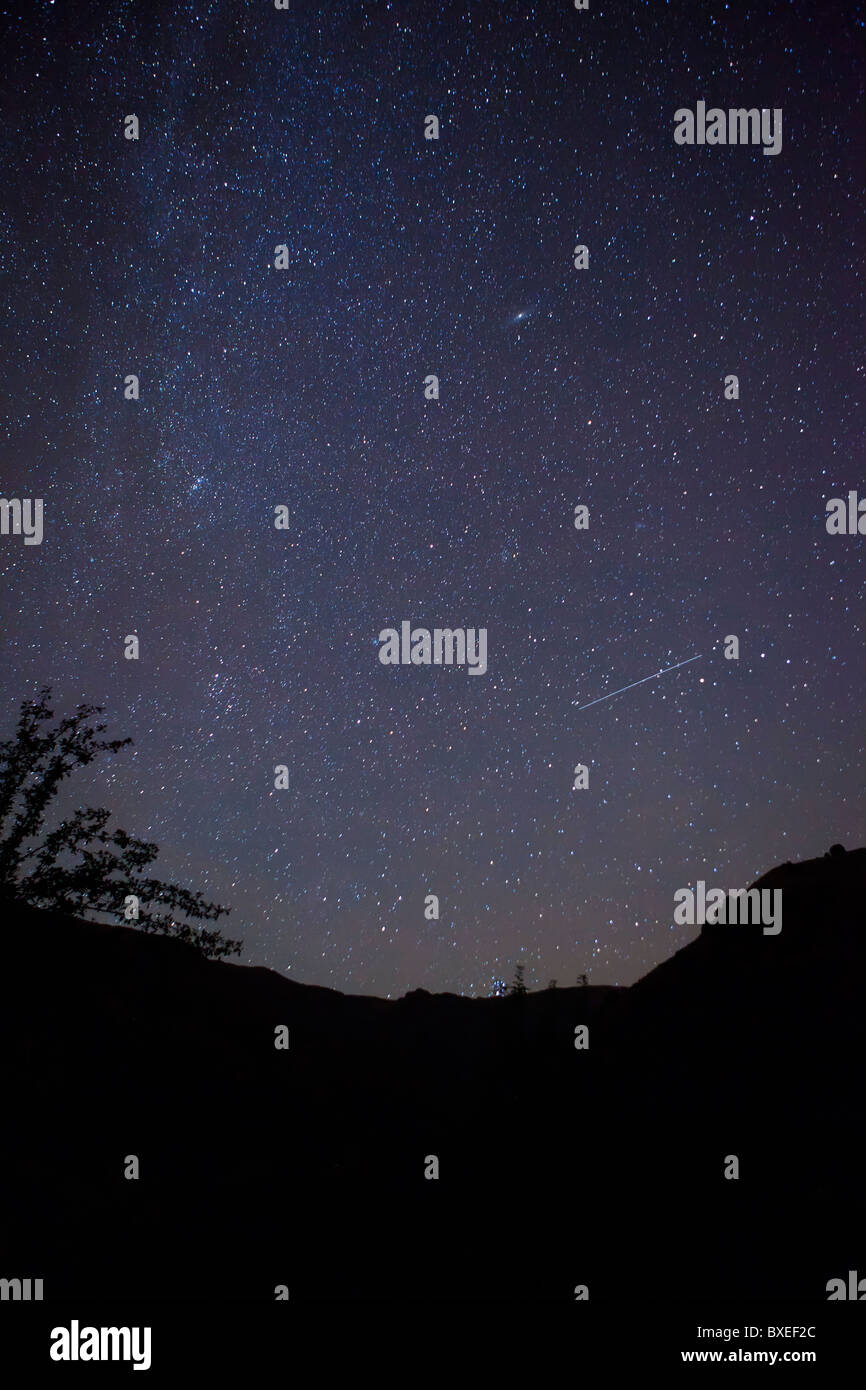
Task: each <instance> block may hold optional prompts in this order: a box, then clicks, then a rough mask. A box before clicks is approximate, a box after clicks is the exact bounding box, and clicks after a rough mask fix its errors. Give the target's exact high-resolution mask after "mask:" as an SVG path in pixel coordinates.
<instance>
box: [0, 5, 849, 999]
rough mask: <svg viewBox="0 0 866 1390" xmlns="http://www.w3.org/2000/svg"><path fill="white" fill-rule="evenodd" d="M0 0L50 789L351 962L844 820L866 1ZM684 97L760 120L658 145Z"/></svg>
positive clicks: (646, 902)
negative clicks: (439, 654)
mask: <svg viewBox="0 0 866 1390" xmlns="http://www.w3.org/2000/svg"><path fill="white" fill-rule="evenodd" d="M2 20H3V24H2V45H0V52H2V60H0V62H2V69H3V78H4V80H3V97H2V111H0V148H2V159H3V167H4V173H5V177H4V194H3V198H2V200H0V201H2V206H0V272H2V295H3V303H4V308H3V328H2V351H0V390H2V433H0V438H2V453H0V489H2V495H3V496H5V497H7V498H12V497H30V498H33V497H41V498H43V499H44V503H45V522H44V525H45V535H44V541H43V543H42V545H40V546H35V545H34V546H25V545H24V544H23V541H22V538H21V537H20V536H12V535H6V536H2V537H0V566H2V576H3V577H2V590H0V601H2V614H3V617H2V629H0V665H2V676H0V723H2V733H3V734H4V735H5V734H6V733H7V732H8V731H9V730H10V728H11V726H12V724H13V721H14V718H15V715H16V711H17V706H18V704H19V703H20V701H21V699H22V698H24V696H26V695H30V694H33V693H34V691H35V690H36V688H37V686H38V685H39V684H41V683H42V682H50V683H51V684H52V685H53V687H54V704H55V709H56V710H58V712H65V711H66V710H68V709H69V708H70V707H72V706H73V705H74V704H76V703H77V702H78V701H79V700H87V701H93V702H96V703H99V704H103V705H105V706H106V717H107V719H108V721H109V730H110V736H115V737H122V736H126V735H130V736H131V737H132V738H133V740H134V745H135V746H134V748H133V749H127V750H125V751H124V752H123V753H121V754H120V755H119V756H118V757H117V758H115V759H114V760H113V761H111V762H109V763H107V764H100V765H96V766H94V767H93V768H92V769H90V770H89V773H88V774H87V775H86V776H84V777H82V778H80V779H79V781H78V782H76V783H75V784H74V786H73V791H74V793H75V800H76V802H84V803H85V804H93V805H104V806H106V807H109V808H110V809H111V810H112V811H113V812H114V814H115V817H116V819H115V822H114V823H115V824H120V825H122V826H123V827H124V828H125V829H127V830H128V831H129V832H131V833H133V834H136V835H139V836H142V837H144V838H147V839H154V840H156V841H157V842H158V843H159V844H160V845H161V847H162V855H161V857H160V860H159V861H158V865H157V868H158V870H159V872H161V874H162V875H163V876H164V877H169V878H172V879H174V880H176V881H178V882H181V883H183V884H186V885H188V886H190V887H192V888H197V889H200V890H201V891H202V892H204V893H205V895H206V896H208V897H209V898H213V899H216V900H217V901H219V902H222V903H225V904H227V905H228V906H230V907H231V908H232V912H231V915H230V916H229V917H228V918H225V919H223V922H222V923H221V926H222V929H223V930H224V931H225V932H226V933H227V934H228V935H230V936H242V937H243V938H244V941H245V952H244V956H243V957H242V959H243V960H245V961H247V962H249V963H252V964H264V965H268V966H271V967H273V968H274V969H276V970H280V971H288V972H289V976H290V978H293V979H298V980H301V981H304V982H309V983H314V984H324V985H330V986H333V987H336V988H339V989H343V990H348V991H351V992H363V993H377V994H382V995H391V996H395V995H399V994H402V993H404V992H405V991H406V990H408V989H412V988H415V987H418V986H422V987H424V988H427V989H430V990H453V991H457V992H463V993H482V994H487V993H488V992H489V991H490V988H491V982H492V981H493V980H494V979H496V978H506V979H510V978H511V977H512V975H513V971H514V965H515V963H516V962H517V961H518V960H521V959H522V960H523V961H525V963H526V972H527V981H528V982H529V984H530V986H543V985H546V984H547V982H548V980H549V979H550V978H551V977H555V978H556V979H557V980H558V981H559V984H560V985H561V986H563V985H571V984H574V983H575V981H576V978H577V976H578V975H579V974H580V973H582V972H584V971H586V972H588V973H589V977H590V982H591V983H593V984H613V983H617V984H629V983H631V982H632V981H633V980H635V979H637V978H638V977H639V976H640V975H642V974H644V973H645V972H646V970H647V969H648V968H650V967H651V966H652V965H654V964H656V963H657V962H658V961H660V960H662V959H664V958H665V957H666V956H668V955H670V954H671V953H672V952H673V951H674V950H675V949H676V948H678V947H679V946H681V945H682V944H684V942H685V941H687V940H688V939H689V938H690V936H692V935H694V934H695V932H696V930H697V929H696V928H681V927H674V926H673V925H672V922H673V907H674V898H673V895H674V892H675V891H676V890H677V889H678V888H680V887H683V886H686V885H688V884H690V883H691V884H693V883H694V882H695V880H696V879H697V878H704V879H706V880H707V881H708V882H709V881H712V882H714V883H715V884H719V885H721V886H723V887H738V886H745V885H746V884H747V883H748V882H749V881H751V880H752V879H753V878H754V877H755V876H756V875H757V874H758V873H761V872H763V871H765V870H766V869H768V868H770V867H771V866H772V865H773V864H775V863H778V862H780V861H783V860H786V859H797V858H801V857H809V856H811V855H814V854H818V853H821V852H823V851H824V850H825V849H827V848H828V847H829V845H830V844H831V843H833V842H834V841H841V842H842V843H844V844H846V845H847V846H848V847H854V846H855V845H858V844H862V843H864V842H866V816H864V803H863V796H862V793H863V753H864V743H866V737H864V734H866V727H864V723H863V718H862V702H861V696H862V690H863V677H864V666H866V663H864V660H863V630H862V618H863V611H864V610H863V545H864V541H863V538H862V537H858V536H830V535H828V534H827V531H826V528H825V524H824V517H825V504H826V501H827V500H828V499H829V498H832V497H840V496H841V497H845V496H847V494H848V492H849V491H850V490H852V489H859V490H860V495H861V496H862V495H866V473H864V470H863V462H862V460H863V443H864V419H863V410H862V400H863V395H862V373H863V358H862V354H861V355H859V357H858V354H857V351H856V349H857V347H858V344H859V343H860V327H861V323H862V318H861V315H862V300H861V299H860V294H861V281H862V270H861V265H862V259H863V256H862V245H861V246H859V247H858V244H857V242H858V235H857V233H858V230H859V227H860V225H861V220H862V204H861V198H862V195H861V192H860V184H859V182H858V178H857V151H858V136H859V142H860V157H861V159H862V150H863V147H862V138H863V126H862V118H861V120H860V124H859V129H858V124H857V117H856V111H855V102H856V101H857V100H858V98H859V97H860V96H861V92H860V88H859V84H858V79H857V75H856V73H857V60H858V59H857V55H858V44H860V43H861V42H862V23H863V21H862V9H861V7H860V6H859V5H850V4H844V5H843V4H831V3H826V0H822V3H820V4H818V3H815V4H809V3H807V2H806V0H802V3H797V4H791V3H778V2H777V3H768V4H754V5H752V4H748V3H736V4H734V3H731V4H724V3H715V2H711V0H707V3H699V2H698V0H682V3H679V2H678V3H669V4H665V3H662V0H654V3H640V2H639V0H635V3H618V4H614V3H602V0H590V9H589V10H588V11H587V12H578V11H576V10H575V9H574V6H573V4H571V3H569V0H546V2H544V3H538V4H530V3H516V0H502V2H501V3H490V2H489V0H464V3H461V4H454V3H447V2H446V3H438V4H432V3H430V2H429V0H426V2H425V3H418V2H417V0H409V2H408V3H385V2H384V0H377V3H375V4H366V3H344V0H328V3H327V4H323V3H313V0H292V3H291V7H290V9H289V10H288V11H286V12H283V11H278V10H276V9H275V7H274V5H273V3H272V2H269V0H247V3H243V0H219V3H208V0H196V3H194V4H191V3H188V2H187V0H172V3H171V4H156V3H150V0H149V2H148V3H144V0H138V3H132V0H126V2H125V3H115V2H112V0H100V3H63V2H62V0H57V3H47V4H46V3H34V0H28V3H26V4H14V5H3V6H2ZM860 52H861V54H862V47H861V48H860ZM699 100H705V101H706V102H707V103H708V105H716V106H719V107H722V108H728V107H759V108H765V107H769V108H781V109H782V111H783V145H782V149H781V152H780V153H779V154H778V155H776V156H772V157H768V156H765V155H764V153H763V150H762V147H761V146H760V145H758V146H725V147H718V146H716V147H710V146H692V147H687V146H680V145H677V144H675V142H674V138H673V132H674V112H675V111H676V110H677V109H678V108H681V107H690V108H692V109H694V108H695V106H696V103H697V102H698V101H699ZM131 113H134V114H136V115H137V116H138V118H139V122H140V138H139V140H138V141H137V142H136V141H129V140H126V139H125V138H124V135H123V129H124V117H125V116H127V115H129V114H131ZM430 114H434V115H436V116H437V117H438V119H439V121H440V138H439V140H438V141H436V140H425V138H424V123H425V117H426V116H427V115H430ZM581 243H582V244H585V245H586V246H587V247H588V249H589V268H588V269H587V270H584V271H578V270H576V269H575V268H574V264H573V252H574V248H575V246H576V245H578V244H581ZM281 244H284V245H286V246H287V247H288V252H289V268H288V269H287V270H277V269H275V268H274V258H275V251H276V247H277V246H278V245H281ZM129 373H136V374H138V375H139V376H140V383H141V398H140V400H139V401H137V402H135V401H128V400H124V378H125V377H126V376H127V374H129ZM431 373H435V374H436V375H437V376H438V377H439V380H440V393H441V394H440V399H438V400H425V396H424V379H425V377H427V376H428V375H429V374H431ZM729 373H735V374H737V375H738V376H739V383H740V399H739V400H737V401H730V400H725V399H724V378H725V376H726V375H727V374H729ZM858 373H859V375H858ZM858 386H859V387H860V388H861V390H860V391H859V393H858ZM280 504H285V505H287V506H288V508H289V514H290V526H289V529H288V530H286V531H281V530H277V529H275V527H274V508H275V507H276V506H278V505H280ZM577 504H584V505H586V506H588V507H589V510H590V523H589V528H588V530H585V531H578V530H576V529H575V527H574V524H573V513H574V508H575V506H576V505H577ZM403 620H409V621H411V622H412V624H413V625H417V626H422V627H427V628H431V629H432V628H434V627H474V628H481V627H483V628H486V629H487V634H488V670H487V673H486V674H484V675H478V676H474V677H473V676H469V674H468V672H467V670H466V669H465V668H462V669H461V668H459V667H453V668H446V667H440V668H437V667H433V666H430V667H425V666H417V667H413V666H409V667H403V666H399V667H389V666H384V665H382V664H381V663H380V661H379V660H378V647H377V639H378V634H379V632H380V631H381V630H382V629H384V628H387V627H395V628H399V626H400V623H401V621H403ZM128 633H136V634H138V636H139V638H140V642H141V656H140V659H139V660H138V661H128V660H125V659H124V655H123V651H124V637H125V636H126V634H128ZM729 634H735V635H738V636H739V639H740V651H741V655H740V660H739V661H727V660H725V658H724V655H723V651H722V647H723V641H724V638H725V637H726V636H727V635H729ZM693 656H698V657H699V658H700V659H699V660H697V661H693V662H690V664H688V665H684V666H681V667H679V669H677V670H674V671H670V672H668V673H667V674H665V675H663V676H660V677H659V678H658V679H655V680H651V681H646V682H644V683H643V684H641V685H637V686H634V688H632V689H630V690H628V691H625V692H624V693H622V694H619V695H616V696H615V697H614V698H612V699H610V700H607V701H603V702H602V703H599V704H595V705H592V707H591V708H587V709H580V708H579V706H580V705H582V704H587V703H589V702H591V701H594V700H596V699H598V698H599V697H601V696H603V695H604V694H605V693H607V692H610V691H613V690H617V689H618V688H620V687H623V686H626V685H631V684H632V683H633V682H637V681H640V680H642V678H643V677H645V676H649V675H652V674H653V673H655V672H658V671H659V670H661V669H662V668H663V667H667V666H672V665H674V664H675V663H679V662H683V661H686V660H687V659H688V658H691V657H693ZM278 764H285V765H287V766H288V767H289V769H290V787H289V790H288V791H277V790H275V789H274V768H275V766H276V765H278ZM577 764H585V765H587V766H588V768H589V788H588V789H587V790H581V791H575V790H573V782H574V768H575V766H576V765H577ZM428 893H435V894H437V895H438V896H439V899H440V911H441V915H440V918H439V920H438V921H427V920H425V917H424V899H425V895H427V894H428Z"/></svg>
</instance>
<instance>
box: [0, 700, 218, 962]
mask: <svg viewBox="0 0 866 1390" xmlns="http://www.w3.org/2000/svg"><path fill="white" fill-rule="evenodd" d="M50 699H51V687H50V686H47V685H45V686H42V687H41V688H40V690H39V692H38V694H37V695H36V696H35V697H34V698H32V699H26V700H23V701H22V703H21V709H20V714H19V717H18V726H17V729H16V732H15V736H14V738H11V739H5V740H3V741H0V897H3V898H5V899H7V900H9V899H12V900H15V901H18V902H23V903H27V904H28V905H29V906H31V907H42V908H53V909H55V910H56V911H59V912H67V913H75V914H78V915H83V914H86V913H92V912H96V913H104V914H110V915H113V916H115V917H117V916H119V917H120V918H121V920H124V921H125V920H126V916H125V912H124V908H125V905H126V900H127V899H128V898H129V897H134V898H136V899H137V900H138V916H137V918H134V919H132V920H135V921H137V923H138V925H139V926H140V927H141V928H142V930H144V931H147V932H159V933H162V934H163V935H167V936H176V937H178V938H180V940H182V941H186V942H189V943H190V944H191V945H193V946H195V947H196V948H197V949H198V950H199V951H201V953H202V954H203V955H204V956H206V957H208V958H209V959H219V958H220V957H221V956H230V955H238V954H239V953H240V951H241V948H242V945H243V943H242V942H241V941H234V940H231V939H230V938H228V937H225V936H223V934H222V932H220V931H217V930H207V929H205V928H204V927H202V926H196V925H194V924H195V923H201V922H205V921H216V920H217V919H218V918H219V917H221V916H223V915H224V914H225V913H227V912H228V911H229V909H228V908H227V907H220V906H219V905H218V904H217V903H209V902H206V901H205V899H204V898H203V897H202V896H201V894H200V893H194V892H191V891H190V890H189V889H187V888H179V887H177V886H176V885H174V884H171V883H163V882H162V880H161V879H157V878H150V877H147V876H145V873H144V871H145V870H146V869H147V867H148V865H150V864H151V863H152V862H153V860H154V859H156V857H157V855H158V853H159V847H158V846H157V845H155V844H152V843H150V842H148V841H146V840H137V839H135V838H134V837H133V836H132V835H128V834H127V833H126V831H125V830H108V829H107V825H108V821H109V818H110V815H111V812H110V811H105V810H101V809H96V808H94V807H91V806H82V807H79V808H78V810H76V811H74V812H73V813H72V815H70V816H68V817H67V818H66V819H64V820H61V821H60V823H59V824H58V825H56V826H55V827H54V828H53V829H51V830H49V829H47V827H46V824H45V821H46V816H47V814H48V810H49V807H50V805H51V802H52V801H53V800H54V798H55V797H56V796H57V794H58V792H59V791H60V789H61V785H62V783H63V782H64V781H65V780H66V778H67V777H69V776H70V775H71V774H72V773H73V772H75V771H76V769H78V768H82V767H87V765H88V764H89V763H92V762H93V760H94V759H95V758H97V757H99V756H100V755H101V754H112V753H117V752H119V750H120V749H121V748H125V747H127V745H129V744H131V743H132V739H129V738H122V739H102V738H100V737H99V735H100V734H102V733H104V732H105V729H106V727H107V726H106V725H105V724H100V723H98V722H97V720H98V716H99V715H100V714H102V712H103V706H102V705H87V704H79V705H78V707H77V709H76V711H75V713H74V714H69V715H66V716H65V717H64V718H62V719H59V720H58V721H57V722H53V721H54V712H53V710H52V709H51V705H50Z"/></svg>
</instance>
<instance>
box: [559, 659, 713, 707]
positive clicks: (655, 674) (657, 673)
mask: <svg viewBox="0 0 866 1390" xmlns="http://www.w3.org/2000/svg"><path fill="white" fill-rule="evenodd" d="M700 659H701V657H700V653H698V655H697V656H690V657H688V658H687V659H686V660H685V661H678V662H677V664H676V665H675V666H665V668H664V670H662V671H653V673H652V675H651V676H643V677H642V679H641V680H639V681H632V683H631V685H621V686H620V688H619V690H611V692H610V694H609V695H599V697H598V699H597V700H590V701H588V703H587V704H585V705H578V710H582V709H589V707H590V705H600V704H601V702H602V701H603V700H612V699H613V697H614V695H622V693H623V691H624V690H634V688H635V686H636V685H643V684H644V681H654V680H658V678H659V676H664V675H667V673H668V671H678V670H679V668H680V667H681V666H688V664H689V662H691V661H700ZM571 703H572V704H573V705H577V701H576V700H572V702H571Z"/></svg>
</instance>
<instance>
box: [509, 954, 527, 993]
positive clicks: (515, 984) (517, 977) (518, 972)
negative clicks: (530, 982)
mask: <svg viewBox="0 0 866 1390" xmlns="http://www.w3.org/2000/svg"><path fill="white" fill-rule="evenodd" d="M525 969H526V967H525V966H524V964H523V961H522V960H520V961H518V962H517V964H516V965H515V967H514V979H513V980H512V981H511V985H510V987H509V990H508V993H509V994H510V995H511V996H512V997H513V996H514V995H524V994H526V993H527V989H526V981H525V980H524V978H523V975H524V971H525Z"/></svg>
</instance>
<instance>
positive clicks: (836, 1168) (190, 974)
mask: <svg viewBox="0 0 866 1390" xmlns="http://www.w3.org/2000/svg"><path fill="white" fill-rule="evenodd" d="M757 885H758V886H764V887H781V888H782V890H783V894H784V904H785V907H784V925H783V930H782V931H781V933H780V934H779V935H778V936H775V937H773V936H765V935H763V934H762V933H761V930H760V927H757V928H752V927H733V926H732V927H724V928H705V929H704V930H703V931H702V932H701V934H700V935H699V936H698V937H697V938H696V939H695V940H694V941H692V942H690V944H689V945H687V946H685V947H684V948H683V949H682V950H680V951H678V952H677V954H676V955H674V956H673V957H672V958H671V959H669V960H668V961H665V962H664V963H663V964H662V965H660V966H659V967H657V968H656V969H655V970H653V971H652V972H650V974H649V975H647V976H646V977H645V978H644V979H642V980H641V981H639V982H638V983H637V984H635V985H633V986H632V987H630V988H594V987H592V986H589V987H585V988H575V989H563V988H560V989H556V990H545V991H542V992H538V993H530V994H528V995H526V996H524V997H522V998H498V999H466V998H462V997H459V996H456V995H451V994H440V995H430V994H427V993H426V992H424V991H421V990H418V991H413V992H412V993H411V994H409V995H407V996H406V997H405V998H403V999H399V1000H393V1001H392V1000H382V999H376V998H366V997H360V996H347V995H342V994H340V993H338V992H336V991H333V990H329V989H322V988H318V987H314V986H307V985H300V984H297V983H296V982H293V981H290V980H287V979H285V978H284V977H283V976H281V975H278V974H275V973H274V972H272V971H269V970H266V969H260V968H251V967H246V966H241V965H233V964H228V963H225V962H216V961H208V960H206V959H204V958H203V957H202V956H201V954H200V953H199V952H197V951H196V950H195V949H193V948H191V947H189V946H187V945H185V944H184V943H182V942H180V941H177V940H173V939H171V938H169V937H160V936H154V935H147V934H144V933H142V932H138V931H135V930H133V929H129V928H124V927H109V926H102V925H100V924H97V923H92V922H84V921H79V920H75V919H69V918H65V917H60V916H57V915H55V914H52V913H46V912H38V911H34V910H30V909H26V908H22V907H19V906H15V905H9V906H7V910H6V912H5V914H4V916H5V936H4V962H3V963H4V967H5V968H4V970H3V972H2V984H0V993H2V1011H0V1018H2V1021H0V1067H2V1091H3V1096H4V1104H5V1109H6V1119H7V1125H6V1133H7V1140H6V1143H5V1144H4V1146H3V1154H2V1180H3V1190H4V1192H5V1193H6V1194H11V1195H12V1198H13V1200H12V1203H11V1210H7V1215H6V1223H5V1233H4V1241H3V1247H4V1255H3V1264H4V1268H3V1269H2V1270H0V1274H3V1275H5V1276H7V1277H8V1276H12V1275H15V1274H20V1275H21V1276H32V1277H42V1278H43V1279H44V1281H45V1296H46V1298H53V1297H61V1296H66V1295H69V1294H76V1295H87V1294H92V1295H93V1296H100V1297H118V1298H119V1297H156V1298H178V1299H209V1298H212V1297H214V1296H216V1295H219V1296H220V1297H229V1298H232V1297H234V1298H244V1299H263V1300H272V1299H273V1297H274V1288H275V1286H277V1285H287V1286H288V1288H289V1290H290V1296H291V1298H292V1299H293V1300H297V1299H300V1300H303V1299H305V1298H310V1299H317V1298H323V1299H325V1298H326V1299H329V1300H330V1299H377V1298H388V1299H392V1298H418V1299H423V1300H425V1301H430V1300H431V1299H454V1298H457V1299H459V1298H465V1299H481V1300H483V1299H495V1298H502V1297H506V1298H519V1299H532V1298H562V1299H565V1300H568V1301H570V1300H572V1299H573V1297H574V1292H573V1291H574V1288H575V1286H577V1285H580V1284H586V1285H588V1286H589V1290H590V1297H591V1298H592V1299H593V1300H596V1299H620V1298H623V1299H624V1298H626V1297H627V1298H628V1299H630V1300H634V1299H635V1297H638V1298H641V1297H645V1298H646V1299H647V1300H650V1299H664V1300H677V1299H682V1300H687V1299H690V1298H703V1297H713V1298H718V1297H722V1298H728V1297H729V1298H732V1299H733V1298H739V1297H757V1298H789V1297H794V1298H816V1299H824V1298H825V1297H826V1294H825V1292H824V1291H825V1286H826V1282H827V1280H828V1279H830V1278H832V1277H836V1276H838V1275H844V1274H845V1273H846V1272H847V1271H848V1270H849V1269H851V1268H856V1267H857V1265H858V1261H859V1263H860V1265H861V1266H862V1270H861V1272H863V1273H866V1252H864V1249H863V1245H862V1238H861V1235H860V1232H861V1231H862V1228H863V1216H864V1199H863V1192H862V1173H863V1171H864V1158H866V1144H864V1139H866V1132H864V1131H866V1124H864V1116H863V1107H862V1097H861V1095H860V1081H859V1078H860V1076H861V1075H862V1069H863V1062H864V1041H866V1038H864V1033H866V1025H864V1014H863V1007H862V994H863V981H864V967H866V931H864V928H866V923H864V906H863V904H864V900H866V895H864V890H866V850H857V851H854V852H850V853H848V854H834V855H831V856H824V857H821V858H819V859H814V860H810V861H807V862H805V863H801V864H787V865H782V866H780V867H778V868H776V869H773V870H771V871H770V872H769V873H768V874H766V875H764V876H763V878H762V879H759V880H758V881H757ZM280 1025H285V1026H286V1027H288V1029H289V1047H288V1050H277V1049H275V1047H274V1036H275V1032H274V1030H275V1029H276V1028H278V1027H279V1026H280ZM579 1025H586V1026H587V1027H588V1029H589V1043H590V1045H589V1048H588V1049H585V1050H578V1049H576V1048H575V1045H574V1038H575V1028H576V1027H578V1026H579ZM132 1154H134V1155H136V1156H137V1157H138V1159H139V1162H140V1170H141V1176H140V1178H139V1180H138V1181H127V1180H126V1179H125V1178H124V1176H123V1172H124V1162H125V1159H126V1157H127V1155H132ZM429 1155H436V1156H437V1157H438V1160H439V1164H440V1176H439V1179H438V1180H435V1181H431V1180H428V1179H426V1178H425V1176H424V1170H425V1161H426V1159H427V1157H428V1156H429ZM729 1155H736V1156H737V1157H738V1159H739V1164H740V1176H739V1179H738V1180H736V1181H730V1180H726V1179H725V1177H724V1176H723V1174H724V1167H725V1162H726V1159H727V1157H728V1156H729Z"/></svg>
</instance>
